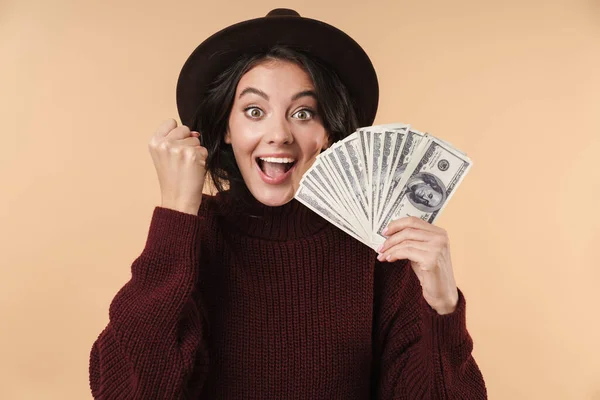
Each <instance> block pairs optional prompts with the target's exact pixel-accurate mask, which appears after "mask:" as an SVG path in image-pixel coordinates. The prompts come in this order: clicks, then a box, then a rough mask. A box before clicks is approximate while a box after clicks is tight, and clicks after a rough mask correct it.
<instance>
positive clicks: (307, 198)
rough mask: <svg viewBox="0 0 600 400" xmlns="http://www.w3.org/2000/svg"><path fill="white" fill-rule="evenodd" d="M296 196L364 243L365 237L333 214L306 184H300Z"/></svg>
mask: <svg viewBox="0 0 600 400" xmlns="http://www.w3.org/2000/svg"><path fill="white" fill-rule="evenodd" d="M294 198H296V199H297V200H298V201H299V202H301V203H302V204H304V205H305V206H306V207H308V208H309V209H311V210H312V211H314V212H315V213H316V214H317V215H319V216H321V217H322V218H324V219H326V220H327V221H328V222H330V223H331V224H333V225H335V226H336V227H337V228H339V229H341V230H342V231H344V232H345V233H347V234H348V235H350V236H352V237H353V238H354V239H356V240H358V241H360V242H363V243H364V241H365V240H364V238H362V237H360V236H358V235H356V234H355V233H354V231H353V230H352V229H351V228H350V227H349V226H347V225H346V224H345V223H344V222H342V221H341V220H340V219H338V218H337V217H336V216H335V215H334V214H332V213H331V212H330V211H328V210H327V209H326V208H325V207H324V204H323V200H322V199H319V198H318V197H317V196H315V194H314V193H312V192H310V191H309V190H308V189H307V187H306V186H304V185H302V186H300V187H299V188H298V191H297V192H296V194H295V196H294Z"/></svg>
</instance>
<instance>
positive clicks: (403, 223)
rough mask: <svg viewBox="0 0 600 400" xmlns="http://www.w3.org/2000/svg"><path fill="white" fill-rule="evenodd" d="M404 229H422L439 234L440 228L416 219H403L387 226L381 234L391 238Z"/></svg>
mask: <svg viewBox="0 0 600 400" xmlns="http://www.w3.org/2000/svg"><path fill="white" fill-rule="evenodd" d="M406 228H414V229H422V230H424V231H429V232H439V231H440V230H441V228H438V227H437V226H435V225H432V224H430V223H429V222H426V221H423V220H422V219H420V218H417V217H405V218H400V219H396V220H394V221H392V222H390V224H389V225H388V227H387V229H386V230H385V231H384V232H383V234H384V235H386V236H392V235H393V234H395V233H397V232H400V231H401V230H403V229H406Z"/></svg>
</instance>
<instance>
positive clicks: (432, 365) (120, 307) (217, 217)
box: [89, 194, 486, 400]
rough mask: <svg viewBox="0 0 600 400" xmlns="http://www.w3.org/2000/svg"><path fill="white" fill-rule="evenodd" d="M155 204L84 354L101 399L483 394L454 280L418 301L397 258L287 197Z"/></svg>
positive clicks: (452, 396) (408, 273)
mask: <svg viewBox="0 0 600 400" xmlns="http://www.w3.org/2000/svg"><path fill="white" fill-rule="evenodd" d="M252 214H253V216H249V215H247V213H244V212H243V211H241V210H240V206H238V205H236V202H232V201H231V200H230V199H229V197H228V195H226V194H225V195H218V196H216V197H210V196H205V197H204V198H203V202H202V206H201V207H200V211H199V214H198V216H196V215H190V214H185V213H182V212H178V211H174V210H170V209H167V208H162V207H156V208H155V210H154V213H153V217H152V221H151V223H150V229H149V233H148V239H147V242H146V245H145V248H144V250H143V252H142V253H141V255H140V256H139V257H138V258H137V259H136V260H135V261H134V262H133V265H132V267H131V274H132V276H131V280H130V281H129V282H127V284H125V286H124V287H123V288H122V289H121V290H120V291H119V292H118V293H117V295H116V296H115V298H114V299H113V301H112V303H111V305H110V310H109V321H110V322H109V323H108V326H107V327H106V328H105V329H104V330H103V331H102V333H101V334H100V335H99V337H98V338H97V340H96V341H95V343H94V345H93V348H92V351H91V356H90V369H89V374H90V386H91V390H92V394H93V395H94V398H97V399H107V400H108V399H110V400H114V399H140V400H142V399H143V400H149V399H160V400H170V399H261V400H263V399H311V400H315V399H371V398H373V399H375V398H377V399H410V400H412V399H484V398H486V388H485V384H484V381H483V378H482V375H481V373H480V371H479V368H478V367H477V364H476V363H475V360H474V359H473V357H472V355H471V351H472V347H473V342H472V340H471V337H470V336H469V333H468V332H467V328H466V322H465V299H464V297H463V294H462V292H460V291H459V301H458V306H457V308H456V310H455V311H454V312H453V313H451V314H448V315H443V316H441V315H438V314H437V313H436V312H435V311H434V310H433V309H432V308H430V307H429V305H427V303H426V302H425V300H424V299H423V296H422V293H421V286H420V285H419V282H418V280H417V279H416V277H415V275H414V273H413V272H412V270H411V268H410V266H408V265H407V263H406V262H397V263H379V262H378V261H377V259H376V256H377V254H376V253H375V252H374V251H373V250H371V249H369V248H368V247H366V246H364V245H363V244H362V243H360V242H358V241H356V240H354V239H353V238H351V237H350V236H348V235H346V234H344V233H343V232H342V231H340V230H338V229H337V228H335V227H334V226H332V225H331V224H329V223H328V222H326V221H325V220H323V219H322V218H320V217H319V216H317V215H316V214H314V213H313V212H312V211H310V210H309V209H307V208H306V207H304V206H303V205H302V204H300V203H298V202H297V201H296V200H293V201H292V202H290V203H288V204H286V205H284V206H281V207H275V208H272V207H266V206H262V205H260V204H255V205H254V206H253V209H252Z"/></svg>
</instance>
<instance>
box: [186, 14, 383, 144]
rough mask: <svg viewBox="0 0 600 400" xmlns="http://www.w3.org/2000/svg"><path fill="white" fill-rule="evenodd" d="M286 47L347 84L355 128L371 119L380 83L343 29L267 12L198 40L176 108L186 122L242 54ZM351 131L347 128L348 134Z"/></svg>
mask: <svg viewBox="0 0 600 400" xmlns="http://www.w3.org/2000/svg"><path fill="white" fill-rule="evenodd" d="M275 45H286V46H289V47H291V48H294V49H297V50H302V51H305V52H308V53H309V54H311V55H312V56H314V57H317V58H318V59H320V61H321V62H323V63H325V64H327V65H329V66H330V67H331V68H332V69H333V70H334V71H335V72H336V73H337V75H338V76H339V78H340V80H341V81H342V83H343V84H344V85H345V86H346V87H347V88H348V91H349V93H350V98H351V101H352V104H353V105H354V108H355V111H356V113H357V116H358V122H359V125H360V126H370V125H372V124H373V121H374V120H375V115H376V113H377V106H378V101H379V85H378V82H377V75H376V73H375V69H374V67H373V64H372V63H371V60H370V59H369V57H368V56H367V54H366V53H365V51H364V50H363V49H362V47H361V46H360V45H359V44H358V43H356V41H354V39H352V38H351V37H350V36H348V35H347V34H346V33H344V32H343V31H341V30H339V29H337V28H335V27H334V26H331V25H329V24H326V23H324V22H322V21H318V20H314V19H310V18H304V17H299V16H268V17H262V18H256V19H251V20H248V21H243V22H240V23H237V24H234V25H231V26H229V27H227V28H225V29H223V30H221V31H219V32H217V33H215V34H213V35H212V36H210V37H209V38H208V39H206V40H205V41H204V42H202V43H201V44H200V45H199V46H198V47H196V49H195V50H194V51H193V52H192V54H191V55H190V56H189V57H188V59H187V61H186V62H185V64H184V65H183V67H182V69H181V72H180V74H179V78H178V80H177V90H176V99H177V109H178V112H179V117H180V118H181V122H182V123H183V125H187V126H190V124H191V123H192V122H193V118H194V115H195V113H196V110H197V108H198V106H199V104H200V101H201V100H202V96H203V95H204V93H205V92H206V90H207V89H208V88H209V86H210V84H211V83H212V82H213V81H214V79H215V78H216V77H217V76H218V75H219V74H220V73H221V72H222V71H224V70H225V69H226V68H227V67H229V66H230V65H231V64H233V63H234V62H235V61H237V60H238V58H239V57H240V56H241V55H242V54H245V53H254V52H264V51H267V50H269V49H270V48H271V47H273V46H275ZM349 133H350V132H349Z"/></svg>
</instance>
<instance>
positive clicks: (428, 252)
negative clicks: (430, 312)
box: [377, 217, 458, 314]
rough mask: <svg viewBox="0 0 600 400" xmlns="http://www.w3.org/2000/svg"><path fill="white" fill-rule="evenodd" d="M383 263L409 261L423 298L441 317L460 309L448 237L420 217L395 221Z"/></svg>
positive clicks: (382, 253) (382, 250)
mask: <svg viewBox="0 0 600 400" xmlns="http://www.w3.org/2000/svg"><path fill="white" fill-rule="evenodd" d="M383 234H384V235H386V236H387V237H388V238H387V240H386V241H385V242H384V243H383V245H382V246H381V247H380V248H379V253H380V254H379V256H378V257H377V259H378V260H379V261H390V262H392V261H396V260H404V259H407V260H409V262H410V264H411V266H412V269H413V271H414V272H415V274H416V275H417V278H418V279H419V282H421V286H422V288H423V297H424V298H425V300H426V301H427V303H428V304H429V305H430V306H431V308H433V309H434V310H435V311H437V313H438V314H449V313H451V312H453V311H454V310H455V309H456V304H457V303H458V289H457V287H456V282H455V280H454V273H453V272H452V261H451V260H450V245H449V241H448V234H447V233H446V231H445V230H444V229H442V228H440V227H437V226H434V225H432V224H430V223H429V222H425V221H423V220H421V219H419V218H416V217H407V218H400V219H397V220H395V221H392V222H391V223H390V224H389V225H388V227H387V229H386V230H385V231H384V232H383Z"/></svg>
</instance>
